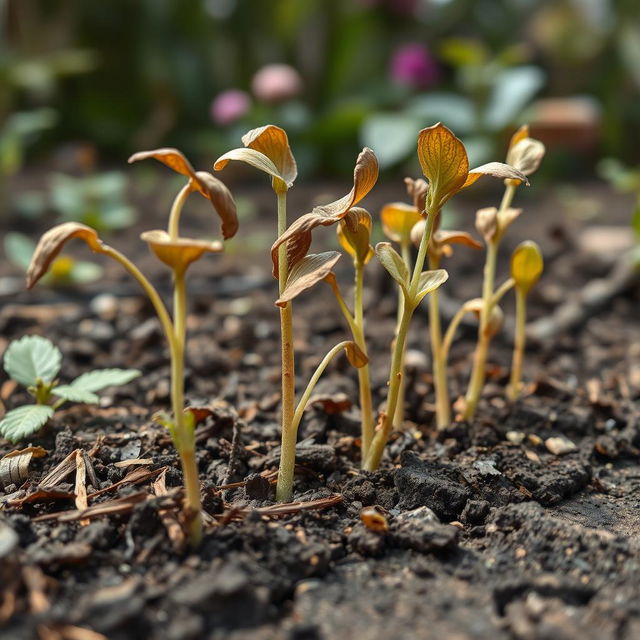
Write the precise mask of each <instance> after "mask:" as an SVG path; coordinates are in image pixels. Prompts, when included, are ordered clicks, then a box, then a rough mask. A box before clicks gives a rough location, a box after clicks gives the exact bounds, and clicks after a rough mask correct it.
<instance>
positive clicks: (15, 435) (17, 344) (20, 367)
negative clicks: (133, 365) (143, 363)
mask: <svg viewBox="0 0 640 640" xmlns="http://www.w3.org/2000/svg"><path fill="white" fill-rule="evenodd" d="M61 366H62V353H61V352H60V349H58V347H56V346H55V345H54V344H53V343H51V342H50V341H49V340H47V339H46V338H42V337H40V336H24V337H23V338H20V339H19V340H14V341H13V342H11V343H10V344H9V346H8V347H7V350H6V351H5V353H4V370H5V371H6V372H7V374H8V375H9V377H10V378H11V379H12V380H15V382H17V383H18V384H21V385H23V386H25V387H26V388H27V391H28V392H29V393H30V394H31V395H32V396H33V398H34V400H35V404H27V405H23V406H22V407H18V408H17V409H12V410H11V411H9V412H8V413H7V414H6V415H5V416H4V418H3V419H2V420H1V421H0V434H1V435H2V436H3V437H4V438H6V439H7V440H9V441H11V442H18V441H19V440H24V439H25V438H28V437H29V436H31V435H33V434H34V433H37V432H38V431H40V429H42V427H44V425H45V424H46V423H47V422H48V421H49V420H50V419H51V418H52V417H53V415H54V413H55V411H56V410H57V409H59V408H60V407H61V406H62V405H63V404H64V403H65V402H79V403H83V404H96V403H98V402H99V401H100V398H99V397H98V396H97V395H96V392H97V391H101V390H102V389H104V388H105V387H113V386H117V385H122V384H127V383H128V382H131V380H133V379H134V378H137V377H138V376H139V375H140V371H138V370H137V369H97V370H96V371H89V372H88V373H83V374H82V375H81V376H79V377H78V378H76V379H75V380H73V381H72V382H70V383H69V384H60V383H59V381H58V379H57V376H58V373H59V372H60V368H61Z"/></svg>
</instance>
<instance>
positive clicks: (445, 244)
mask: <svg viewBox="0 0 640 640" xmlns="http://www.w3.org/2000/svg"><path fill="white" fill-rule="evenodd" d="M452 244H461V245H464V246H465V247H470V248H471V249H482V245H481V244H480V243H479V242H478V241H477V240H476V239H475V238H474V237H473V236H472V235H471V234H470V233H467V232H466V231H450V230H443V229H438V230H437V231H434V232H433V235H432V236H431V243H430V244H429V254H430V255H435V256H442V255H443V256H447V257H448V256H450V255H452V254H453V249H452V248H451V245H452Z"/></svg>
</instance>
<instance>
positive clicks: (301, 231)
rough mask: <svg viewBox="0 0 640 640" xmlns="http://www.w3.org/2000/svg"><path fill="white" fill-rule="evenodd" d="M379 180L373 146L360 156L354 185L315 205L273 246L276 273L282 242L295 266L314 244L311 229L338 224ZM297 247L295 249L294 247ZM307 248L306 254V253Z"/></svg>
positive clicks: (272, 254)
mask: <svg viewBox="0 0 640 640" xmlns="http://www.w3.org/2000/svg"><path fill="white" fill-rule="evenodd" d="M377 179H378V160H377V159H376V155H375V154H374V153H373V151H371V149H368V148H366V147H365V148H364V149H363V150H362V151H361V152H360V154H359V155H358V159H357V160H356V166H355V168H354V170H353V187H352V189H351V191H350V192H349V193H348V194H347V195H346V196H343V197H342V198H339V199H338V200H335V201H334V202H331V203H329V204H325V205H321V206H318V207H314V209H313V211H311V213H307V214H305V215H303V216H301V217H300V218H298V219H297V220H296V221H295V222H294V223H293V224H292V225H291V226H290V227H289V228H288V229H287V230H286V231H285V232H284V233H283V234H282V235H281V236H280V237H279V238H278V239H277V240H276V241H275V242H274V244H273V246H272V247H271V261H272V263H273V274H274V276H276V277H277V274H278V248H279V247H280V245H281V244H283V243H286V244H287V256H288V257H289V261H290V262H289V267H290V268H291V267H292V266H293V265H294V264H295V263H296V262H297V261H298V260H300V259H302V257H303V256H304V253H302V250H303V249H304V248H305V247H306V249H308V248H309V245H310V243H311V235H310V234H311V231H312V230H313V229H315V228H316V227H317V226H320V225H322V226H325V227H327V226H330V225H332V224H335V223H337V222H338V221H340V220H341V219H342V218H344V217H345V216H346V215H347V212H348V211H349V209H351V208H352V207H354V206H355V205H356V204H357V203H358V202H360V200H362V199H363V198H364V197H365V196H366V195H367V194H368V193H369V191H371V189H373V185H374V184H375V183H376V180H377ZM294 249H295V250H294ZM306 249H305V253H306Z"/></svg>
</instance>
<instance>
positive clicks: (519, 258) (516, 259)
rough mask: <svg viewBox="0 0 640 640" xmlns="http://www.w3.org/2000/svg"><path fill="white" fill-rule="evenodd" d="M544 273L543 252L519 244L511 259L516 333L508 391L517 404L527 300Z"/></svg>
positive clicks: (534, 245) (526, 244)
mask: <svg viewBox="0 0 640 640" xmlns="http://www.w3.org/2000/svg"><path fill="white" fill-rule="evenodd" d="M543 269H544V262H543V260H542V252H541V251H540V247H539V246H538V245H537V244H536V243H535V242H530V241H527V242H522V243H520V244H519V245H518V246H517V247H516V249H515V251H514V252H513V254H512V256H511V277H512V278H513V281H514V285H515V290H516V332H515V341H514V347H513V361H512V364H511V380H510V382H509V386H508V388H507V397H508V398H509V400H511V401H514V400H517V398H518V396H519V395H520V390H521V387H522V383H521V379H522V361H523V359H524V348H525V342H526V334H525V326H526V318H527V310H526V304H527V296H528V295H529V292H530V291H531V289H532V287H533V286H534V285H535V284H536V283H537V282H538V280H539V279H540V276H541V275H542V270H543Z"/></svg>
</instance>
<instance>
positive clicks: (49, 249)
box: [27, 222, 105, 289]
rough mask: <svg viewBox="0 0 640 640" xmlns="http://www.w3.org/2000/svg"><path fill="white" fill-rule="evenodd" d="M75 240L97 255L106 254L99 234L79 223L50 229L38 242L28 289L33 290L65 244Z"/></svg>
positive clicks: (66, 223)
mask: <svg viewBox="0 0 640 640" xmlns="http://www.w3.org/2000/svg"><path fill="white" fill-rule="evenodd" d="M73 238H79V239H80V240H83V241H84V242H85V243H86V244H87V245H88V246H89V248H90V249H91V250H92V251H93V252H95V253H105V245H104V244H103V242H102V241H101V240H100V238H99V237H98V232H97V231H96V230H95V229H92V228H91V227H88V226H87V225H85V224H81V223H79V222H64V223H63V224H59V225H57V226H55V227H53V228H52V229H49V231H47V232H46V233H45V234H44V235H43V236H42V237H41V238H40V241H39V242H38V245H37V246H36V249H35V251H34V252H33V256H32V258H31V263H30V264H29V268H28V269H27V289H31V288H32V287H33V286H34V285H35V284H36V282H38V280H40V278H42V276H44V275H45V274H46V273H47V271H48V270H49V267H50V266H51V263H52V262H53V261H54V260H55V259H56V257H57V256H58V254H59V253H60V252H61V251H62V248H63V247H64V245H65V243H66V242H68V241H69V240H71V239H73Z"/></svg>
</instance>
